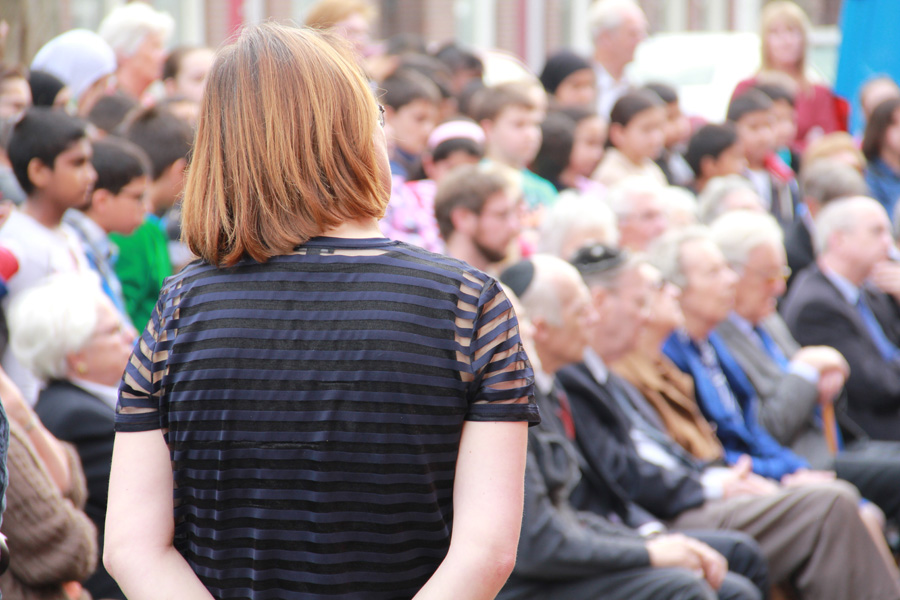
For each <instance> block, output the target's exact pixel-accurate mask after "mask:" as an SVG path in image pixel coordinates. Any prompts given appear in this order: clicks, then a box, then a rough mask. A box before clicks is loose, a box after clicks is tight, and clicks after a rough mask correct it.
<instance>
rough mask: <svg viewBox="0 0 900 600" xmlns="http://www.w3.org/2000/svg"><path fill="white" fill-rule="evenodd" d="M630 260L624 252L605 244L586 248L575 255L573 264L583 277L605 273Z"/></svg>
mask: <svg viewBox="0 0 900 600" xmlns="http://www.w3.org/2000/svg"><path fill="white" fill-rule="evenodd" d="M627 258H628V255H627V253H626V252H625V251H624V250H619V249H618V248H615V247H613V246H605V245H603V244H592V245H590V246H584V247H583V248H581V249H579V250H578V252H576V253H575V256H574V257H573V258H572V260H571V261H569V262H571V263H572V264H573V265H574V266H575V268H576V269H578V272H579V273H581V274H582V275H589V274H592V273H605V272H607V271H612V270H613V269H617V268H618V267H621V266H622V265H624V264H625V261H626V259H627Z"/></svg>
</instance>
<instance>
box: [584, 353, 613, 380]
mask: <svg viewBox="0 0 900 600" xmlns="http://www.w3.org/2000/svg"><path fill="white" fill-rule="evenodd" d="M584 366H586V367H587V369H588V371H590V373H591V375H592V376H593V377H594V379H595V380H596V381H597V383H599V384H605V383H606V381H607V380H608V379H609V368H608V367H607V366H606V363H604V362H603V359H602V358H600V356H599V355H598V354H597V353H596V352H594V350H593V349H592V348H587V349H586V350H585V351H584Z"/></svg>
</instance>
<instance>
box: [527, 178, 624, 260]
mask: <svg viewBox="0 0 900 600" xmlns="http://www.w3.org/2000/svg"><path fill="white" fill-rule="evenodd" d="M618 241H619V230H618V225H617V223H616V216H615V215H614V214H613V212H612V211H611V210H610V208H609V206H608V205H607V204H606V203H605V202H603V201H601V200H599V199H598V198H597V197H595V196H590V195H583V194H578V193H575V192H571V191H565V192H563V193H561V194H560V195H559V200H557V201H556V204H554V205H553V206H552V207H551V208H550V209H549V210H548V211H547V212H546V213H545V214H544V219H543V221H542V222H541V235H540V239H539V241H538V252H540V253H542V254H550V255H552V256H556V257H557V258H561V259H563V260H569V259H570V258H572V256H574V254H575V251H576V250H578V249H579V248H581V247H583V246H589V245H593V244H610V245H613V246H615V245H616V244H618Z"/></svg>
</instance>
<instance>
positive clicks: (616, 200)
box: [606, 177, 669, 252]
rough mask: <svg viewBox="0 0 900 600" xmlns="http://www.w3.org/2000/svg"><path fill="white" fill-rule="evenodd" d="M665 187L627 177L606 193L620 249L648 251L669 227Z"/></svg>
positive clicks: (637, 178)
mask: <svg viewBox="0 0 900 600" xmlns="http://www.w3.org/2000/svg"><path fill="white" fill-rule="evenodd" d="M664 191H665V187H664V186H662V185H660V184H659V183H658V182H656V181H654V180H653V179H650V178H647V177H629V178H627V179H625V180H623V181H622V182H621V183H619V184H617V185H615V186H613V187H612V188H610V190H609V194H608V195H607V197H606V202H607V204H609V207H610V208H611V209H612V211H613V213H615V215H616V219H617V220H618V224H619V246H621V247H622V248H627V249H628V250H632V251H634V252H641V251H643V250H646V249H647V246H649V245H650V243H651V242H652V241H653V240H655V239H656V238H658V237H659V236H661V235H662V234H663V233H665V231H666V229H667V228H668V226H669V222H668V219H667V216H666V206H665V205H664V204H663V193H664Z"/></svg>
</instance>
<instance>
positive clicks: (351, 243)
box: [297, 236, 399, 248]
mask: <svg viewBox="0 0 900 600" xmlns="http://www.w3.org/2000/svg"><path fill="white" fill-rule="evenodd" d="M397 244H399V242H398V241H397V240H392V239H390V238H386V237H376V238H342V237H328V236H319V237H314V238H311V239H309V240H307V241H306V242H304V243H302V244H300V245H299V246H297V248H303V247H310V246H312V247H316V248H333V247H339V248H378V247H383V246H396V245H397Z"/></svg>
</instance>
